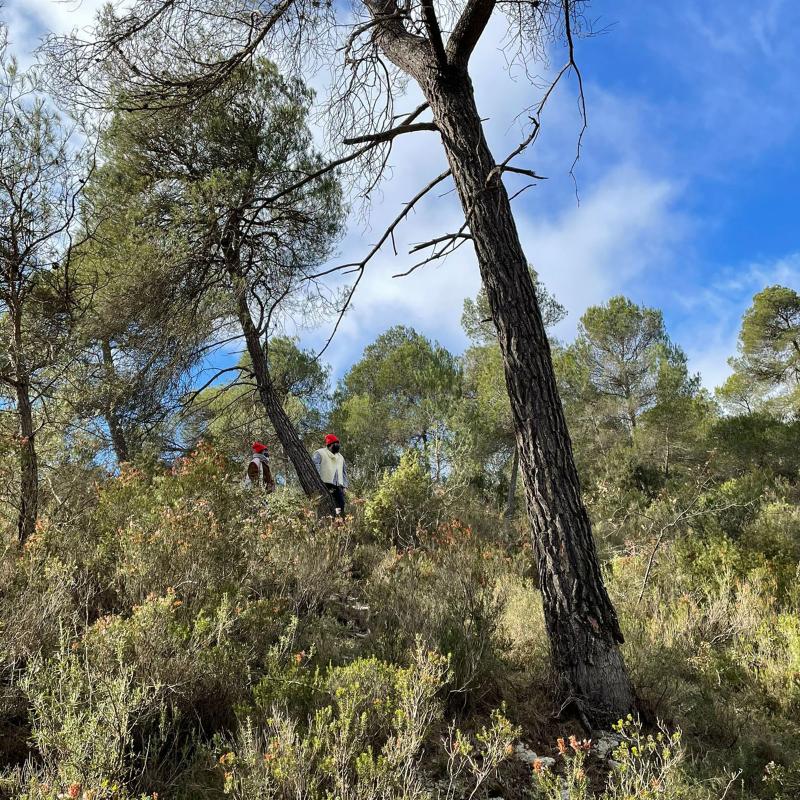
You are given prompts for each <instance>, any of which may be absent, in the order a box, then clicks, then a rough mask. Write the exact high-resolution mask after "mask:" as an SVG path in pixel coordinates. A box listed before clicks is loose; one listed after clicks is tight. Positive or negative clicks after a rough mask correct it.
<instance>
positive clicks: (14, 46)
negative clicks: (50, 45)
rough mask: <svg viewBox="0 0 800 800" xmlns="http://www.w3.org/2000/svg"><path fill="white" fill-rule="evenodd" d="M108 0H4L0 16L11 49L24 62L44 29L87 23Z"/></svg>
mask: <svg viewBox="0 0 800 800" xmlns="http://www.w3.org/2000/svg"><path fill="white" fill-rule="evenodd" d="M107 2H108V0H5V3H4V4H3V6H2V7H1V8H0V19H2V20H4V21H5V23H6V24H7V25H8V32H9V41H10V45H11V50H12V52H13V53H14V54H15V55H16V56H17V58H18V59H19V61H20V63H21V64H22V65H24V66H27V65H28V64H30V63H31V62H32V61H33V60H34V50H35V49H36V48H37V47H38V46H39V44H40V43H41V40H42V38H43V37H44V36H45V35H46V34H48V33H68V32H70V31H72V30H74V29H78V30H84V29H86V28H87V27H88V26H90V25H91V23H92V21H93V20H94V18H95V15H96V14H97V12H98V11H99V10H100V8H102V6H104V5H105V4H106V3H107Z"/></svg>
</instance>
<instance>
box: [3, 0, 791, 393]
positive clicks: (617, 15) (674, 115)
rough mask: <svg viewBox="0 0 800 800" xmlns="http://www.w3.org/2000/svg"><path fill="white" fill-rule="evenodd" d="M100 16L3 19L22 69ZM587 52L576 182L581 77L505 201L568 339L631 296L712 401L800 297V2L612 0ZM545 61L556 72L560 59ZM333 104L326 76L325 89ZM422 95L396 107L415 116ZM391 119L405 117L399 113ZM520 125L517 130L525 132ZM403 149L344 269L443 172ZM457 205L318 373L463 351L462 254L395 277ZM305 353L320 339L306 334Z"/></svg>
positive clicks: (386, 259)
mask: <svg viewBox="0 0 800 800" xmlns="http://www.w3.org/2000/svg"><path fill="white" fill-rule="evenodd" d="M98 5H99V3H97V2H96V0H83V2H82V3H75V2H66V3H65V2H56V1H55V0H6V2H5V7H4V8H3V9H2V10H0V18H4V19H5V20H6V21H7V22H8V24H9V26H10V33H11V39H12V46H13V49H14V50H15V51H16V52H17V53H18V55H20V56H21V57H22V58H23V59H25V58H27V57H28V54H30V52H31V51H32V50H33V48H34V47H35V45H36V41H37V39H38V38H39V37H40V36H41V35H42V33H43V32H44V31H46V30H48V29H56V30H60V31H63V30H67V29H69V28H71V27H75V26H81V25H84V24H86V23H87V22H88V21H89V20H90V19H91V16H92V13H93V11H94V9H95V8H96V7H97V6H98ZM590 16H591V17H592V19H594V20H596V23H595V28H596V29H597V30H602V31H603V32H602V33H599V34H598V35H596V36H593V37H590V38H586V39H583V40H581V41H580V42H579V43H578V59H579V61H580V63H581V66H582V70H583V75H584V80H585V82H586V99H587V104H588V114H589V129H588V132H587V134H586V137H585V142H584V148H583V152H582V158H581V161H580V163H579V165H578V168H577V180H578V190H579V196H580V204H578V202H577V201H576V196H575V187H574V186H573V183H572V179H571V178H570V176H569V168H570V164H571V162H572V159H573V156H574V150H575V143H576V138H577V134H578V130H579V119H578V116H577V104H576V95H575V84H574V81H572V82H569V83H565V84H564V85H563V86H562V87H561V88H560V89H559V91H558V93H557V94H556V95H555V96H554V98H553V102H552V105H551V106H550V107H549V110H548V112H547V114H546V116H545V118H544V123H545V124H544V132H543V135H542V136H541V138H540V140H539V142H537V145H536V148H535V149H534V150H532V151H530V152H528V153H526V155H525V157H524V158H523V159H522V161H521V162H518V163H520V165H521V166H528V167H531V168H534V169H535V170H536V171H537V172H539V173H543V174H545V175H547V176H549V180H548V181H546V182H543V183H541V184H540V185H539V186H537V187H536V188H535V189H532V190H530V191H528V192H526V193H525V194H524V195H522V196H521V197H520V199H518V200H517V201H515V211H516V215H517V222H518V227H519V230H520V234H521V237H522V239H523V244H524V246H525V249H526V253H527V254H528V257H529V260H530V261H531V262H532V263H533V264H534V265H535V266H536V267H537V269H538V270H539V272H540V274H541V275H542V277H543V278H544V281H545V283H546V284H547V285H548V287H549V288H550V289H551V290H552V291H553V292H554V293H555V294H556V296H557V297H558V298H559V300H561V302H562V303H564V305H565V306H566V307H567V309H568V310H569V316H568V317H567V319H566V320H565V321H564V322H563V323H561V325H560V326H559V328H558V330H557V334H558V335H559V336H561V337H562V338H564V339H569V338H571V337H572V336H573V335H574V333H575V329H576V325H577V321H578V319H579V317H580V315H581V314H582V313H583V311H584V310H585V308H586V307H587V306H588V305H591V304H594V303H600V302H604V301H605V300H607V299H608V298H609V297H610V296H612V295H614V294H618V293H624V294H627V295H628V296H630V297H632V298H633V299H634V300H636V301H637V302H641V303H646V304H648V305H654V306H657V307H659V308H661V309H662V310H663V311H664V315H665V318H666V321H667V326H668V329H669V331H670V334H671V335H672V337H673V339H674V340H675V341H677V342H678V343H679V344H680V345H682V346H683V348H684V349H685V350H686V351H687V353H688V354H689V356H690V362H691V365H692V367H693V368H694V369H696V370H699V371H700V372H701V374H702V376H703V378H704V382H705V383H706V385H707V386H709V387H713V386H714V385H717V384H718V383H720V382H721V381H722V380H723V379H724V377H725V375H726V374H727V371H728V370H727V365H726V359H727V358H728V356H730V355H732V354H733V352H734V350H735V344H736V334H737V331H738V323H739V320H740V318H741V315H742V313H743V312H744V310H745V309H746V308H747V306H748V305H749V302H750V299H751V297H752V295H753V294H754V293H755V292H757V291H759V290H760V289H762V288H763V287H764V286H766V285H769V284H771V283H782V284H784V285H789V286H793V287H800V225H799V224H798V222H799V221H800V211H799V209H800V188H798V187H800V155H799V154H800V147H799V146H798V145H800V82H798V80H797V76H798V75H800V48H798V47H797V46H796V38H797V31H798V30H800V3H798V2H797V0H760V1H759V2H756V3H754V2H752V0H748V1H745V0H707V2H705V3H697V2H696V0H671V2H668V3H664V2H652V0H651V2H646V1H644V0H606V2H595V3H593V5H592V6H591V7H590ZM503 34H504V22H503V20H502V18H498V19H496V20H494V22H493V24H492V25H491V27H490V29H489V30H488V31H487V34H486V36H485V37H484V40H483V41H482V42H481V45H480V47H479V49H478V51H477V52H476V53H475V56H474V57H473V62H472V73H473V80H474V83H475V89H476V95H477V98H478V104H479V108H480V110H481V113H482V115H483V116H484V117H486V118H487V121H486V123H485V124H486V129H487V135H488V138H489V141H490V145H491V146H492V148H493V150H494V151H495V154H496V156H497V157H498V159H500V158H503V157H505V155H506V154H507V153H509V152H510V151H511V150H513V149H514V147H515V146H516V144H517V143H518V142H519V141H520V140H521V138H523V137H524V135H525V131H524V129H523V128H522V127H521V121H520V120H519V119H518V115H519V113H520V111H521V110H523V109H524V108H526V107H528V106H530V105H531V104H533V103H534V102H535V101H536V99H537V92H536V90H535V89H534V88H533V87H532V86H531V84H530V82H529V81H527V80H526V79H525V77H524V75H523V74H522V73H521V70H520V69H519V68H517V67H512V68H510V69H508V68H507V66H506V59H505V57H504V55H503V53H502V52H501V46H502V41H503ZM563 57H564V54H563V53H562V52H560V51H559V50H557V49H556V50H554V51H553V52H552V54H551V59H550V61H551V63H550V65H544V64H542V65H534V68H533V71H534V72H536V73H540V74H547V71H548V70H549V69H552V68H553V67H556V68H557V67H558V66H560V64H561V63H562V59H563ZM317 80H318V81H319V82H320V85H321V86H322V87H323V88H324V83H325V81H324V77H318V79H317ZM415 99H416V96H415V93H414V91H413V88H412V89H410V90H409V97H408V98H407V105H408V107H409V108H411V107H413V105H414V103H415ZM400 105H401V107H402V106H403V103H401V104H400ZM523 121H524V117H523ZM410 138H411V137H405V139H403V138H401V139H400V140H399V141H398V144H397V147H396V148H395V150H394V152H393V157H392V165H393V169H392V171H391V175H390V176H389V178H388V179H387V180H386V181H385V182H384V184H383V186H382V191H381V192H380V193H379V195H378V196H377V197H376V198H375V199H374V200H373V203H372V207H371V209H370V215H369V218H368V221H366V222H365V220H364V219H362V218H356V219H354V220H353V224H352V225H351V227H350V229H349V232H348V234H347V236H346V237H345V239H344V240H343V242H342V243H341V247H340V251H339V258H341V259H343V260H346V261H351V260H353V257H357V256H360V254H362V253H363V252H364V251H365V249H366V248H367V247H368V246H369V244H370V243H371V242H372V241H374V239H375V238H376V237H377V236H378V235H379V234H380V232H381V230H382V228H381V223H382V222H385V221H386V220H388V219H391V218H392V217H393V216H394V215H395V214H396V213H397V211H398V209H399V208H400V207H401V204H402V203H403V202H404V201H407V200H408V199H409V198H410V197H411V196H413V195H414V193H415V192H416V191H417V189H418V188H420V187H421V186H422V185H424V184H425V183H427V181H428V180H429V179H430V178H431V177H433V176H434V175H436V174H438V172H440V171H441V170H442V168H443V163H444V161H443V156H442V153H441V148H440V146H439V145H438V143H437V142H436V139H435V136H434V134H428V133H423V134H420V135H419V138H415V139H414V141H413V142H412V141H408V139H410ZM459 224H460V222H459V210H458V207H457V205H456V203H455V198H453V197H452V195H449V196H446V197H437V196H432V197H431V198H429V200H428V201H427V202H426V203H425V204H424V205H423V206H422V207H421V208H420V210H419V212H418V213H417V214H415V215H413V216H412V217H411V218H410V220H409V222H408V223H407V224H406V225H405V226H404V228H403V230H402V231H400V232H399V235H398V237H397V242H398V248H399V249H400V252H401V255H400V256H399V257H394V256H393V255H392V253H391V252H390V251H387V252H386V253H385V254H383V255H382V256H381V257H380V258H378V259H377V260H376V261H375V262H374V263H373V265H372V266H371V267H370V269H369V271H368V274H367V275H366V277H365V279H364V281H363V285H362V287H361V288H360V291H359V294H358V295H357V296H356V301H355V303H354V306H353V308H352V310H351V312H350V313H349V314H348V316H347V318H346V320H345V322H344V324H343V326H342V328H341V331H340V333H339V335H338V336H337V338H336V339H335V341H334V343H333V344H332V346H331V348H330V349H329V350H328V352H327V354H326V357H327V360H328V361H329V362H330V363H331V364H332V366H333V368H334V373H335V374H337V375H340V374H341V373H342V372H343V371H344V370H345V369H346V368H347V366H348V365H349V364H350V363H352V361H353V360H354V359H356V358H357V357H358V355H359V354H360V352H361V350H362V349H363V347H364V345H365V344H367V343H368V342H369V341H371V340H372V339H373V338H374V337H375V336H376V335H377V334H378V333H380V332H381V331H382V330H385V329H386V328H387V327H388V326H389V325H392V324H397V323H402V324H406V325H412V326H414V327H415V328H417V329H418V330H419V331H421V332H423V333H424V334H426V335H427V336H430V337H431V338H435V339H438V340H439V341H441V342H442V343H443V344H444V345H446V346H448V347H449V348H451V349H452V350H454V351H457V352H458V351H460V350H461V349H463V347H464V345H465V339H464V336H463V333H462V332H461V330H460V327H459V317H460V313H461V305H462V301H463V298H464V297H466V296H468V295H474V294H475V292H476V291H477V289H478V285H479V278H478V274H477V268H476V266H475V263H474V258H473V257H472V255H471V254H470V253H469V252H468V247H463V248H461V249H460V250H459V251H458V253H457V254H456V255H455V256H453V257H452V258H450V259H449V260H448V261H446V262H444V263H441V264H438V265H429V266H427V267H425V268H424V269H422V270H419V271H418V272H416V273H414V275H412V276H410V277H408V278H403V279H393V278H391V275H392V274H393V273H397V272H400V271H402V270H403V269H404V268H407V267H408V266H409V265H410V264H411V263H413V262H412V260H411V259H410V258H409V257H407V256H404V255H403V249H402V248H403V247H404V246H407V245H409V244H411V243H414V242H418V241H422V240H425V239H428V238H431V237H433V236H436V235H439V234H442V233H446V232H448V231H451V230H456V229H457V228H458V227H459ZM301 335H302V338H303V340H304V342H305V343H307V344H308V345H314V344H315V343H317V342H319V341H320V340H321V339H322V338H324V331H302V332H301Z"/></svg>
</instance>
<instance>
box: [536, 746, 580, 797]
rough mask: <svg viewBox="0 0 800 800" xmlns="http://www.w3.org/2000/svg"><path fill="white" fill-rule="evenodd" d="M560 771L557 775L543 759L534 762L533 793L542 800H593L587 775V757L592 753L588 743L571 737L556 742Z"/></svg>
mask: <svg viewBox="0 0 800 800" xmlns="http://www.w3.org/2000/svg"><path fill="white" fill-rule="evenodd" d="M556 745H557V747H558V755H559V758H560V760H561V769H560V771H559V772H556V771H555V770H554V769H553V768H551V767H550V766H549V765H548V764H547V762H546V761H545V760H544V759H541V758H537V759H536V760H535V761H534V762H533V793H534V797H537V798H541V800H563V798H564V797H568V798H569V800H587V799H588V798H589V797H591V794H590V790H589V779H588V777H587V775H586V757H587V755H588V753H589V751H590V750H591V747H592V743H591V740H589V739H583V740H578V739H577V738H576V737H575V736H570V737H569V739H568V740H564V739H563V738H560V739H558V741H557V742H556Z"/></svg>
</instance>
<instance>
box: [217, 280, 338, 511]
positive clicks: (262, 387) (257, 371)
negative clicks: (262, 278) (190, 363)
mask: <svg viewBox="0 0 800 800" xmlns="http://www.w3.org/2000/svg"><path fill="white" fill-rule="evenodd" d="M232 281H233V287H234V292H235V294H236V308H237V314H238V317H239V323H240V325H241V326H242V333H243V334H244V340H245V344H246V345H247V352H248V354H249V355H250V360H251V361H252V362H253V374H254V376H255V379H256V386H257V389H258V396H259V399H260V400H261V404H262V405H263V406H264V410H265V411H266V412H267V416H268V417H269V421H270V422H271V423H272V427H273V428H274V429H275V434H276V435H277V437H278V440H279V441H280V443H281V446H282V447H283V451H284V453H285V454H286V457H287V458H288V459H289V461H291V462H292V466H293V467H294V469H295V472H296V473H297V478H298V480H299V481H300V486H301V487H302V488H303V491H304V492H305V494H306V496H307V497H310V498H317V499H318V501H319V503H320V508H321V510H322V511H323V512H324V513H328V514H335V508H334V503H333V498H332V497H331V496H330V494H329V493H328V490H327V489H326V488H325V484H324V483H323V482H322V478H320V476H319V473H318V472H317V468H316V467H315V466H314V462H313V461H312V460H311V456H310V455H309V452H308V450H306V447H305V445H304V444H303V440H302V439H301V438H300V436H299V435H298V433H297V430H296V429H295V427H294V425H293V424H292V421H291V420H290V419H289V417H288V416H287V414H286V412H285V411H284V410H283V403H282V402H281V399H280V397H279V395H278V393H277V392H276V391H275V385H274V384H273V382H272V377H271V376H270V374H269V365H268V363H267V358H266V355H265V354H264V348H263V347H262V345H261V336H260V335H259V332H258V329H257V328H256V326H255V325H254V324H253V318H252V317H251V316H250V308H249V307H248V305H247V292H246V287H245V285H244V280H243V279H242V278H241V277H240V276H238V275H236V274H232Z"/></svg>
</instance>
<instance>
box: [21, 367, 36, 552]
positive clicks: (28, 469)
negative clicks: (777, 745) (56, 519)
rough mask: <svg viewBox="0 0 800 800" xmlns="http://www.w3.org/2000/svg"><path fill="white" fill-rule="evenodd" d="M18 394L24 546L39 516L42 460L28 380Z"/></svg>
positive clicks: (22, 539)
mask: <svg viewBox="0 0 800 800" xmlns="http://www.w3.org/2000/svg"><path fill="white" fill-rule="evenodd" d="M16 394H17V416H18V418H19V432H20V446H19V475H20V493H19V517H18V519H17V535H18V537H19V543H20V544H25V542H26V541H27V540H28V539H29V538H30V537H31V536H32V535H33V532H34V531H35V530H36V520H37V518H38V515H39V461H38V459H37V456H36V446H35V445H34V441H33V439H34V430H33V410H32V408H31V397H30V385H29V384H28V383H27V382H26V381H17V384H16Z"/></svg>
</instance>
